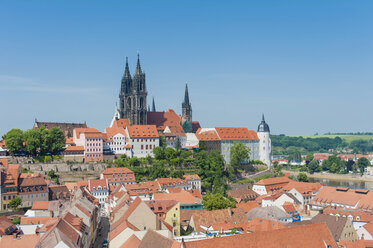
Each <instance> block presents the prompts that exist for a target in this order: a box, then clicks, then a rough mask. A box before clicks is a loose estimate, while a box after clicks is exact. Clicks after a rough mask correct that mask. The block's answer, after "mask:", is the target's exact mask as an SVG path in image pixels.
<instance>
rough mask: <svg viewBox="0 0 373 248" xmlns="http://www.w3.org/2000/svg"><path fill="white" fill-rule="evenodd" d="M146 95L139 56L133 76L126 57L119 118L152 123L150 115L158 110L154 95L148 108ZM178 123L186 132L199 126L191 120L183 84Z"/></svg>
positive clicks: (141, 123) (137, 123)
mask: <svg viewBox="0 0 373 248" xmlns="http://www.w3.org/2000/svg"><path fill="white" fill-rule="evenodd" d="M147 96H148V92H147V90H146V80H145V73H143V72H142V70H141V65H140V56H139V55H137V65H136V72H135V74H134V75H133V76H131V73H130V70H129V66H128V58H126V66H125V69H124V74H123V77H122V82H121V88H120V93H119V101H120V106H119V107H120V109H119V118H121V119H128V120H129V122H130V124H131V125H147V124H154V120H151V119H154V118H152V117H154V114H155V113H158V112H156V109H155V101H154V97H153V102H152V109H150V106H148V105H147ZM147 106H148V107H147ZM159 113H161V112H159ZM149 118H150V119H149ZM148 119H149V120H148ZM180 124H181V125H183V128H184V130H185V131H186V132H192V131H193V129H194V130H195V129H196V128H197V127H198V126H199V123H197V122H193V121H192V105H191V103H190V101H189V92H188V85H186V86H185V96H184V101H183V103H182V116H181V121H180ZM157 126H158V125H157Z"/></svg>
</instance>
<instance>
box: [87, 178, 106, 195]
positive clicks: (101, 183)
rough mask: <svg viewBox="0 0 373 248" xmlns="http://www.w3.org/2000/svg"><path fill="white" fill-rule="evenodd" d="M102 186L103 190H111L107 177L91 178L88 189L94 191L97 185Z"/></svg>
mask: <svg viewBox="0 0 373 248" xmlns="http://www.w3.org/2000/svg"><path fill="white" fill-rule="evenodd" d="M100 186H101V188H102V190H109V185H108V180H107V179H91V180H88V189H89V191H91V192H92V190H97V187H100Z"/></svg>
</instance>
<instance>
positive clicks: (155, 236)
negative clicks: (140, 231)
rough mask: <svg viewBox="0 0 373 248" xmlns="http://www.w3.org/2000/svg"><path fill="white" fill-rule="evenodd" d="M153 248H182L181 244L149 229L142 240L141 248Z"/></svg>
mask: <svg viewBox="0 0 373 248" xmlns="http://www.w3.org/2000/svg"><path fill="white" fill-rule="evenodd" d="M151 247H162V248H176V247H180V243H177V242H176V241H174V240H172V239H170V238H167V237H165V236H163V235H161V234H159V233H157V232H155V231H153V230H151V229H149V230H148V231H147V232H146V234H145V236H144V237H143V239H142V240H141V242H140V245H139V248H151Z"/></svg>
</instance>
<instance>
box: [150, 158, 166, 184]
mask: <svg viewBox="0 0 373 248" xmlns="http://www.w3.org/2000/svg"><path fill="white" fill-rule="evenodd" d="M149 176H150V178H151V179H152V180H154V179H157V178H162V177H168V171H167V170H166V168H165V165H164V164H163V163H162V162H160V161H156V162H155V163H154V164H153V166H152V167H150V172H149Z"/></svg>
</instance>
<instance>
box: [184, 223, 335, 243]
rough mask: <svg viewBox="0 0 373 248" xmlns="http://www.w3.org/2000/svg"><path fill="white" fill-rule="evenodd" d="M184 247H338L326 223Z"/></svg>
mask: <svg viewBox="0 0 373 248" xmlns="http://www.w3.org/2000/svg"><path fill="white" fill-rule="evenodd" d="M183 245H184V248H227V247H245V248H257V247H265V248H298V247H302V248H315V247H327V246H328V245H330V248H337V247H338V246H337V244H336V243H335V241H334V239H333V237H332V236H331V234H330V231H329V229H328V227H327V226H326V225H325V223H321V224H313V225H305V226H298V227H291V228H283V229H278V230H271V231H265V232H254V233H248V234H238V235H229V236H227V237H221V238H212V239H204V240H199V241H190V242H185V243H183Z"/></svg>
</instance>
